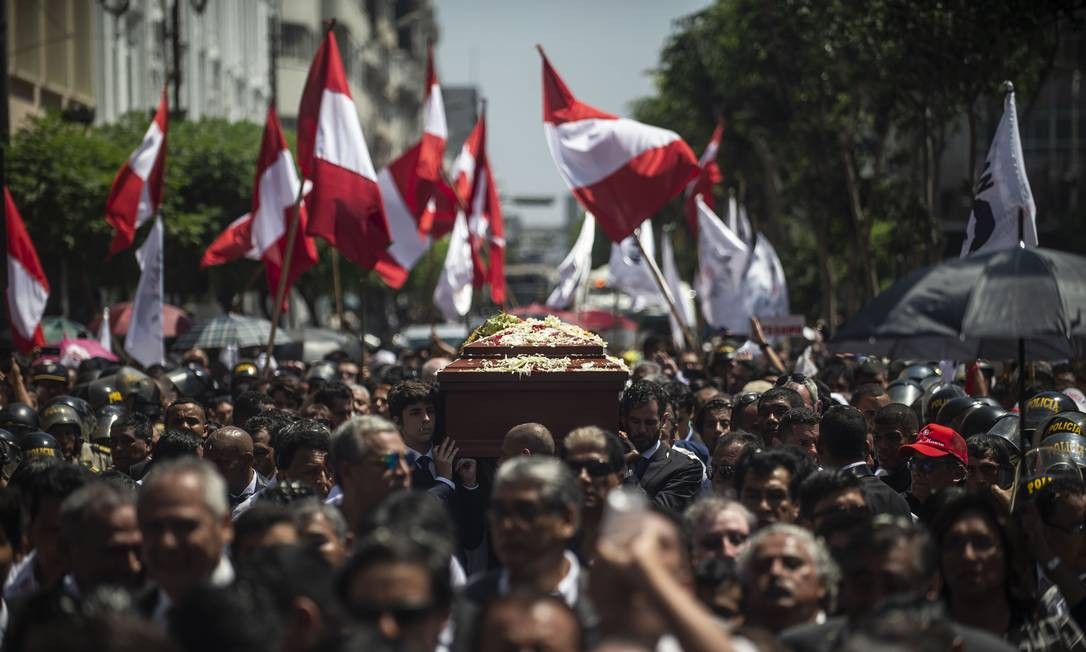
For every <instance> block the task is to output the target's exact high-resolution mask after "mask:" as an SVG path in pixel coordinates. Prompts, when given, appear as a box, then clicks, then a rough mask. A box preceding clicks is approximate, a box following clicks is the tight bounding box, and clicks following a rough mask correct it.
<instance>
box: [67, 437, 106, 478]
mask: <svg viewBox="0 0 1086 652" xmlns="http://www.w3.org/2000/svg"><path fill="white" fill-rule="evenodd" d="M76 461H77V462H79V464H80V465H81V466H84V467H86V468H88V469H90V471H91V472H92V473H102V472H103V471H109V470H110V469H112V468H113V457H112V455H111V453H110V450H109V447H108V446H103V445H101V444H91V443H89V442H83V448H81V449H80V451H79V459H78V460H76Z"/></svg>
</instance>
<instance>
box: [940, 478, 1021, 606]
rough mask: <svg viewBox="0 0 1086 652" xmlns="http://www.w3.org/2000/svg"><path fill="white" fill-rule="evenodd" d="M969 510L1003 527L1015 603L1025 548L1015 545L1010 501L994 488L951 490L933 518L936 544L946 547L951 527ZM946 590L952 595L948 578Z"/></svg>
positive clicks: (1009, 585)
mask: <svg viewBox="0 0 1086 652" xmlns="http://www.w3.org/2000/svg"><path fill="white" fill-rule="evenodd" d="M969 512H979V513H980V514H981V515H983V516H984V517H985V518H986V519H987V520H988V521H990V522H991V523H992V524H993V525H995V528H996V530H998V531H999V538H1000V543H1001V545H1002V546H1003V559H1004V566H1005V577H1006V582H1007V586H1006V592H1007V597H1008V600H1010V601H1011V604H1015V602H1016V601H1015V599H1014V596H1013V588H1014V587H1015V586H1016V579H1017V577H1018V571H1017V568H1018V566H1019V562H1021V561H1023V558H1022V556H1021V550H1020V549H1019V548H1018V547H1017V546H1016V545H1015V542H1014V541H1013V539H1012V538H1011V535H1010V531H1009V527H1008V520H1009V519H1008V514H1007V505H1006V504H1005V503H1003V502H1002V501H1001V499H1000V498H999V497H997V496H996V495H995V494H994V493H993V492H991V491H961V490H959V491H955V492H949V493H948V495H947V497H946V500H944V501H943V503H942V505H941V506H940V508H939V509H938V511H937V512H936V514H935V518H934V519H932V521H931V534H932V537H933V538H934V539H935V545H936V547H937V549H938V550H941V551H945V550H946V544H947V535H948V534H949V533H950V529H951V528H952V527H953V526H954V524H955V523H957V522H958V520H959V519H961V518H962V517H963V516H964V515H965V514H967V513H969ZM1026 566H1029V567H1030V568H1032V564H1022V567H1023V568H1025V567H1026ZM943 593H944V595H945V596H946V597H948V598H949V596H950V586H949V583H948V582H944V583H943Z"/></svg>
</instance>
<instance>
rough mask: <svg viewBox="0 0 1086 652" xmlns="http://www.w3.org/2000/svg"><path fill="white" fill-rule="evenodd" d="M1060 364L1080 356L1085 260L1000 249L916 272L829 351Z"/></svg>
mask: <svg viewBox="0 0 1086 652" xmlns="http://www.w3.org/2000/svg"><path fill="white" fill-rule="evenodd" d="M1020 345H1024V346H1025V351H1024V354H1025V356H1026V357H1028V358H1029V359H1031V360H1063V359H1067V358H1074V357H1081V356H1082V355H1083V353H1084V352H1086V258H1083V257H1082V256H1076V255H1075V254H1070V253H1066V252H1063V251H1053V250H1051V249H1023V248H1015V249H1007V250H1005V251H998V252H995V253H990V254H982V255H979V256H972V257H969V258H961V259H958V260H951V261H948V262H944V263H941V264H939V265H934V266H932V267H926V268H924V269H920V270H917V271H915V272H912V273H911V274H909V275H907V276H905V277H904V278H902V279H900V280H899V281H897V282H896V283H894V284H893V285H892V286H890V288H889V289H887V290H886V291H885V292H883V293H882V294H880V295H879V296H877V297H875V298H874V300H872V301H871V302H870V303H868V304H867V305H866V306H864V308H863V309H861V310H860V312H858V313H857V314H856V315H855V316H854V317H853V318H852V319H850V320H849V321H848V322H847V323H846V324H845V325H844V326H842V327H841V328H840V329H839V330H838V331H837V333H836V335H835V336H834V337H833V339H832V340H831V342H830V346H831V347H832V348H833V349H834V350H835V351H841V352H849V353H869V354H873V355H882V356H887V357H891V358H898V359H902V358H920V359H925V360H974V359H976V358H992V359H1007V358H1014V357H1019V356H1020V355H1021V354H1022V353H1023V352H1022V351H1020Z"/></svg>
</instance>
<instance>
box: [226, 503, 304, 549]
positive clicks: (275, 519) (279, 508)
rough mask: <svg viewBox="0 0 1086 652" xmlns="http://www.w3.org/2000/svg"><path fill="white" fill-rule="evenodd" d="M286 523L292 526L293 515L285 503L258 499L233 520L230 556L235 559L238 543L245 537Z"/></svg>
mask: <svg viewBox="0 0 1086 652" xmlns="http://www.w3.org/2000/svg"><path fill="white" fill-rule="evenodd" d="M282 523H287V524H289V525H290V526H291V527H294V516H293V515H292V514H291V513H290V511H289V510H287V508H286V505H284V504H282V503H277V502H272V501H270V500H258V501H256V502H255V503H253V506H252V507H250V508H249V509H247V510H245V511H244V512H242V513H241V515H240V516H238V517H237V519H235V520H234V542H233V548H232V552H233V555H232V557H233V558H234V559H235V560H237V559H239V556H238V544H239V542H241V540H242V539H244V538H245V537H248V536H251V535H253V534H258V533H261V532H267V531H268V530H270V529H271V528H273V527H275V526H276V525H280V524H282Z"/></svg>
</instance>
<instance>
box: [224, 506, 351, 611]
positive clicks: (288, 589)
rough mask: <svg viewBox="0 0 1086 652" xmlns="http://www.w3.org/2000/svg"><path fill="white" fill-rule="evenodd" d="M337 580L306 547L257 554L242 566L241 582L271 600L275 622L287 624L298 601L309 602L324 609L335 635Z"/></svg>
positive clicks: (240, 569) (273, 549) (315, 551)
mask: <svg viewBox="0 0 1086 652" xmlns="http://www.w3.org/2000/svg"><path fill="white" fill-rule="evenodd" d="M253 509H254V510H255V509H256V508H255V507H254V508H253ZM249 511H250V512H251V511H253V510H249ZM247 513H249V512H246V514H247ZM288 514H289V512H288ZM243 518H245V514H243V515H242V516H241V517H239V518H238V521H237V522H238V523H239V524H240V523H241V519H243ZM279 522H281V521H278V520H276V521H275V523H279ZM335 578H336V574H335V569H334V568H332V566H331V565H330V564H329V563H328V561H327V560H326V559H325V558H324V556H323V555H321V554H320V552H319V551H317V550H314V549H312V548H306V547H303V546H274V547H268V548H261V549H259V550H254V551H253V553H252V555H251V556H250V557H249V559H246V560H245V561H244V562H243V563H241V564H240V565H239V568H238V580H237V581H238V583H239V584H241V585H243V586H251V587H253V589H254V590H255V591H257V592H259V593H261V594H263V595H265V596H266V597H268V598H270V602H271V606H272V607H273V608H274V611H275V614H274V616H275V618H274V619H275V620H278V621H281V622H286V620H287V618H288V617H289V615H290V609H291V607H292V606H293V604H294V601H295V599H296V598H298V597H306V598H309V599H310V600H312V601H313V603H314V604H316V605H317V606H318V607H320V610H321V618H322V620H323V621H324V623H323V625H324V627H325V629H326V631H331V630H332V629H333V624H334V623H335V622H336V621H338V620H339V610H338V608H337V607H338V605H337V603H336V591H335Z"/></svg>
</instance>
